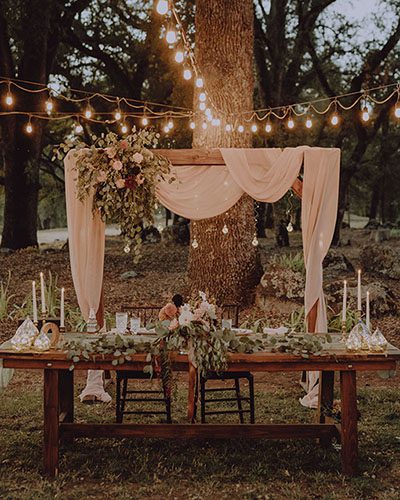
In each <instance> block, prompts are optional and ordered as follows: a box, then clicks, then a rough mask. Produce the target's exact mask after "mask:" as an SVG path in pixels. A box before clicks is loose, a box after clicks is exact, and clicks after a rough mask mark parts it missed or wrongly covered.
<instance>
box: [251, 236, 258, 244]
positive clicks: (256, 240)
mask: <svg viewBox="0 0 400 500" xmlns="http://www.w3.org/2000/svg"><path fill="white" fill-rule="evenodd" d="M251 244H252V245H253V247H257V246H258V239H257V234H255V233H254V238H253V241H252V242H251Z"/></svg>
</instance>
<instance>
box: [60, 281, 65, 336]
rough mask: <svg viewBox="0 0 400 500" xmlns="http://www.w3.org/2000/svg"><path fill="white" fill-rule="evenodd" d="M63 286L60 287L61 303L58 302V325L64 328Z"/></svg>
mask: <svg viewBox="0 0 400 500" xmlns="http://www.w3.org/2000/svg"><path fill="white" fill-rule="evenodd" d="M64 292H65V290H64V288H61V304H60V327H61V328H64V327H65V324H64Z"/></svg>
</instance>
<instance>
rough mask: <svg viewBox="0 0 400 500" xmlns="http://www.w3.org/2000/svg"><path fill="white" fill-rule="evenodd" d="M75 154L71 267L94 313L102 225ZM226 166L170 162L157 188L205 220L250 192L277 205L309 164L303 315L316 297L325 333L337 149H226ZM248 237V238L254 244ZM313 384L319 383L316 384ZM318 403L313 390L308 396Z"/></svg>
mask: <svg viewBox="0 0 400 500" xmlns="http://www.w3.org/2000/svg"><path fill="white" fill-rule="evenodd" d="M76 154H84V150H83V151H80V152H79V153H76V152H73V151H71V152H70V153H68V155H67V157H66V159H65V178H66V200H67V215H68V231H69V245H70V258H71V271H72V276H73V280H74V285H75V290H76V294H77V297H78V302H79V306H80V308H81V310H82V314H83V315H84V317H85V318H87V314H88V310H89V308H92V307H93V308H95V310H96V311H97V309H98V307H99V303H100V297H101V290H102V280H103V264H104V223H103V222H102V221H101V220H100V218H99V217H98V215H93V212H92V199H91V198H88V199H87V200H85V202H83V203H82V202H79V201H78V200H77V199H76V191H75V176H76V171H75V170H74V165H75V163H76V159H77V156H76ZM221 154H222V157H223V159H224V161H225V165H224V166H191V165H188V166H179V167H172V172H171V174H172V175H173V176H174V177H175V178H176V181H174V182H173V183H171V184H170V183H168V181H167V180H166V181H161V182H160V183H159V184H158V186H157V196H158V198H159V200H160V202H161V203H162V204H163V205H164V206H165V207H167V208H168V209H170V210H171V211H172V212H174V213H176V214H178V215H181V216H183V217H186V218H188V219H191V220H200V219H206V218H209V217H214V216H216V215H219V214H222V213H224V212H226V211H227V210H229V208H231V207H232V206H233V205H234V204H235V203H236V202H237V201H238V200H239V199H240V197H241V196H242V195H243V194H244V193H247V194H249V195H250V196H251V197H253V198H254V199H255V200H257V201H263V202H268V203H273V202H275V201H278V200H279V199H280V198H282V197H283V196H284V195H285V193H286V192H287V191H288V190H289V189H290V187H291V186H292V185H293V183H294V181H295V179H296V178H297V176H298V174H299V172H300V169H301V166H302V165H304V178H303V195H302V229H303V249H304V260H305V267H306V288H305V309H306V315H308V313H309V312H310V310H311V309H312V307H313V306H314V305H315V304H316V303H317V319H316V331H317V332H326V329H327V320H326V308H325V300H324V294H323V289H322V262H323V260H324V257H325V255H326V253H327V251H328V249H329V246H330V244H331V240H332V237H333V231H334V227H335V223H336V213H337V202H338V191H339V171H340V150H339V149H329V148H311V147H308V146H300V147H297V148H285V149H279V148H270V149H266V148H259V149H234V148H232V149H221ZM250 244H251V242H249V245H250ZM311 385H312V386H313V387H314V389H315V383H313V382H311ZM313 387H311V389H312V388H313ZM303 404H306V405H307V406H312V405H315V395H312V397H311V396H310V401H309V400H304V401H303Z"/></svg>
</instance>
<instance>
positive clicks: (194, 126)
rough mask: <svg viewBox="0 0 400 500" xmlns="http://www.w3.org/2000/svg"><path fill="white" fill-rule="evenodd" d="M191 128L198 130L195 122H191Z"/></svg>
mask: <svg viewBox="0 0 400 500" xmlns="http://www.w3.org/2000/svg"><path fill="white" fill-rule="evenodd" d="M189 127H190V128H191V129H192V130H194V129H195V128H196V124H195V123H194V122H190V124H189Z"/></svg>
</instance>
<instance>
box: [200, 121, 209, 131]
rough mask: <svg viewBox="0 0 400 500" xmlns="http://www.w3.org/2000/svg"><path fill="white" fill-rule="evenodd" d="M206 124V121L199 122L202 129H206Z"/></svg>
mask: <svg viewBox="0 0 400 500" xmlns="http://www.w3.org/2000/svg"><path fill="white" fill-rule="evenodd" d="M207 126H208V125H207V122H203V123H202V124H201V128H202V129H203V130H206V129H207Z"/></svg>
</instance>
